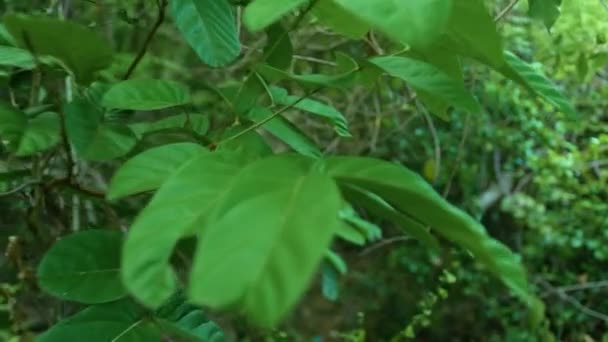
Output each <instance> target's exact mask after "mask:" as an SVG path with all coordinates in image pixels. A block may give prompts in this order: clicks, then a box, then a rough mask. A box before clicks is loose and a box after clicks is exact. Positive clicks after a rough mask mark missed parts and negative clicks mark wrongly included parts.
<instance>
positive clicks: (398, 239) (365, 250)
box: [359, 236, 413, 256]
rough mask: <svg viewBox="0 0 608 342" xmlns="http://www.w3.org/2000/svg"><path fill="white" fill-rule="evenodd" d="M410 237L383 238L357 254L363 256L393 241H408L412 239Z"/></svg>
mask: <svg viewBox="0 0 608 342" xmlns="http://www.w3.org/2000/svg"><path fill="white" fill-rule="evenodd" d="M412 239H413V238H412V237H409V236H396V237H392V238H390V239H384V240H382V241H380V242H378V243H377V244H375V245H372V246H370V247H368V248H366V249H364V250H363V251H361V253H359V256H365V255H368V254H370V253H372V252H373V251H375V250H377V249H380V248H382V247H385V246H387V245H390V244H393V243H397V242H405V241H409V240H412Z"/></svg>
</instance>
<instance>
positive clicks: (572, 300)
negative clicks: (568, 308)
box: [541, 280, 608, 322]
mask: <svg viewBox="0 0 608 342" xmlns="http://www.w3.org/2000/svg"><path fill="white" fill-rule="evenodd" d="M541 283H542V284H543V285H544V286H545V287H546V288H547V289H548V290H549V292H552V293H554V294H555V295H557V296H558V297H559V298H560V299H561V300H563V301H564V302H566V303H569V304H570V305H572V306H573V307H575V308H576V309H578V310H579V311H580V312H582V313H583V314H585V315H587V316H589V317H593V318H596V319H599V320H601V321H604V322H608V315H606V314H604V313H601V312H599V311H597V310H594V309H592V308H590V307H588V306H586V305H584V304H583V303H581V302H580V301H579V300H578V299H576V298H574V297H572V296H570V295H568V294H567V293H566V292H565V291H563V290H561V289H560V288H556V287H553V285H551V284H550V283H549V282H547V281H545V280H541Z"/></svg>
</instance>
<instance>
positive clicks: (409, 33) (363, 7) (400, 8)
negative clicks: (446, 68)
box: [335, 0, 461, 47]
mask: <svg viewBox="0 0 608 342" xmlns="http://www.w3.org/2000/svg"><path fill="white" fill-rule="evenodd" d="M335 2H336V3H337V4H339V5H340V6H342V7H343V8H344V9H346V10H348V11H350V12H351V14H353V15H355V16H357V17H359V18H360V19H361V20H363V21H365V22H367V23H368V24H369V25H370V26H372V27H374V28H376V29H378V30H380V31H382V32H384V33H385V34H386V35H388V36H389V37H391V38H393V39H394V40H396V41H398V42H401V43H403V44H406V45H409V46H411V47H427V46H430V45H431V44H433V43H435V42H436V41H437V39H438V38H439V37H440V35H441V34H442V33H443V32H444V30H445V28H446V25H447V23H448V19H449V18H450V13H451V10H452V0H407V1H401V0H375V1H369V0H335ZM454 2H456V3H458V2H461V1H459V0H457V1H454Z"/></svg>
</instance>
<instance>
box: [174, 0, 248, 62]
mask: <svg viewBox="0 0 608 342" xmlns="http://www.w3.org/2000/svg"><path fill="white" fill-rule="evenodd" d="M169 4H170V6H171V15H172V16H173V19H174V21H175V24H176V25H177V27H178V28H179V30H180V31H181V32H182V35H183V36H184V38H186V41H187V42H188V44H190V46H191V47H192V48H193V49H194V51H195V52H196V54H197V55H198V57H199V58H200V59H201V60H202V61H203V62H204V63H205V64H208V65H210V66H212V67H220V66H223V65H226V64H228V63H230V62H232V61H233V60H234V59H235V58H236V57H238V55H239V53H240V52H241V46H240V42H239V37H238V35H237V30H236V19H235V17H234V10H233V8H232V6H231V5H230V3H229V1H228V0H172V1H170V2H169Z"/></svg>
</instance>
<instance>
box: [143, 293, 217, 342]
mask: <svg viewBox="0 0 608 342" xmlns="http://www.w3.org/2000/svg"><path fill="white" fill-rule="evenodd" d="M155 318H156V319H155V321H156V323H157V324H159V326H160V327H161V329H162V330H163V332H165V333H166V334H169V335H170V336H173V337H175V338H177V341H184V342H187V341H192V342H199V341H204V342H207V341H209V342H225V341H226V338H225V336H224V333H223V332H222V330H221V329H220V328H219V327H218V326H217V324H215V322H213V321H211V320H209V318H207V316H206V315H205V313H204V312H203V311H202V310H201V309H199V307H198V306H196V305H194V304H191V303H189V302H187V301H186V298H185V296H184V295H183V294H182V293H181V291H180V292H178V293H177V294H176V295H174V296H173V298H171V299H170V301H169V303H168V304H165V305H164V306H163V307H162V308H161V309H159V310H158V311H157V313H156V316H155Z"/></svg>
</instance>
